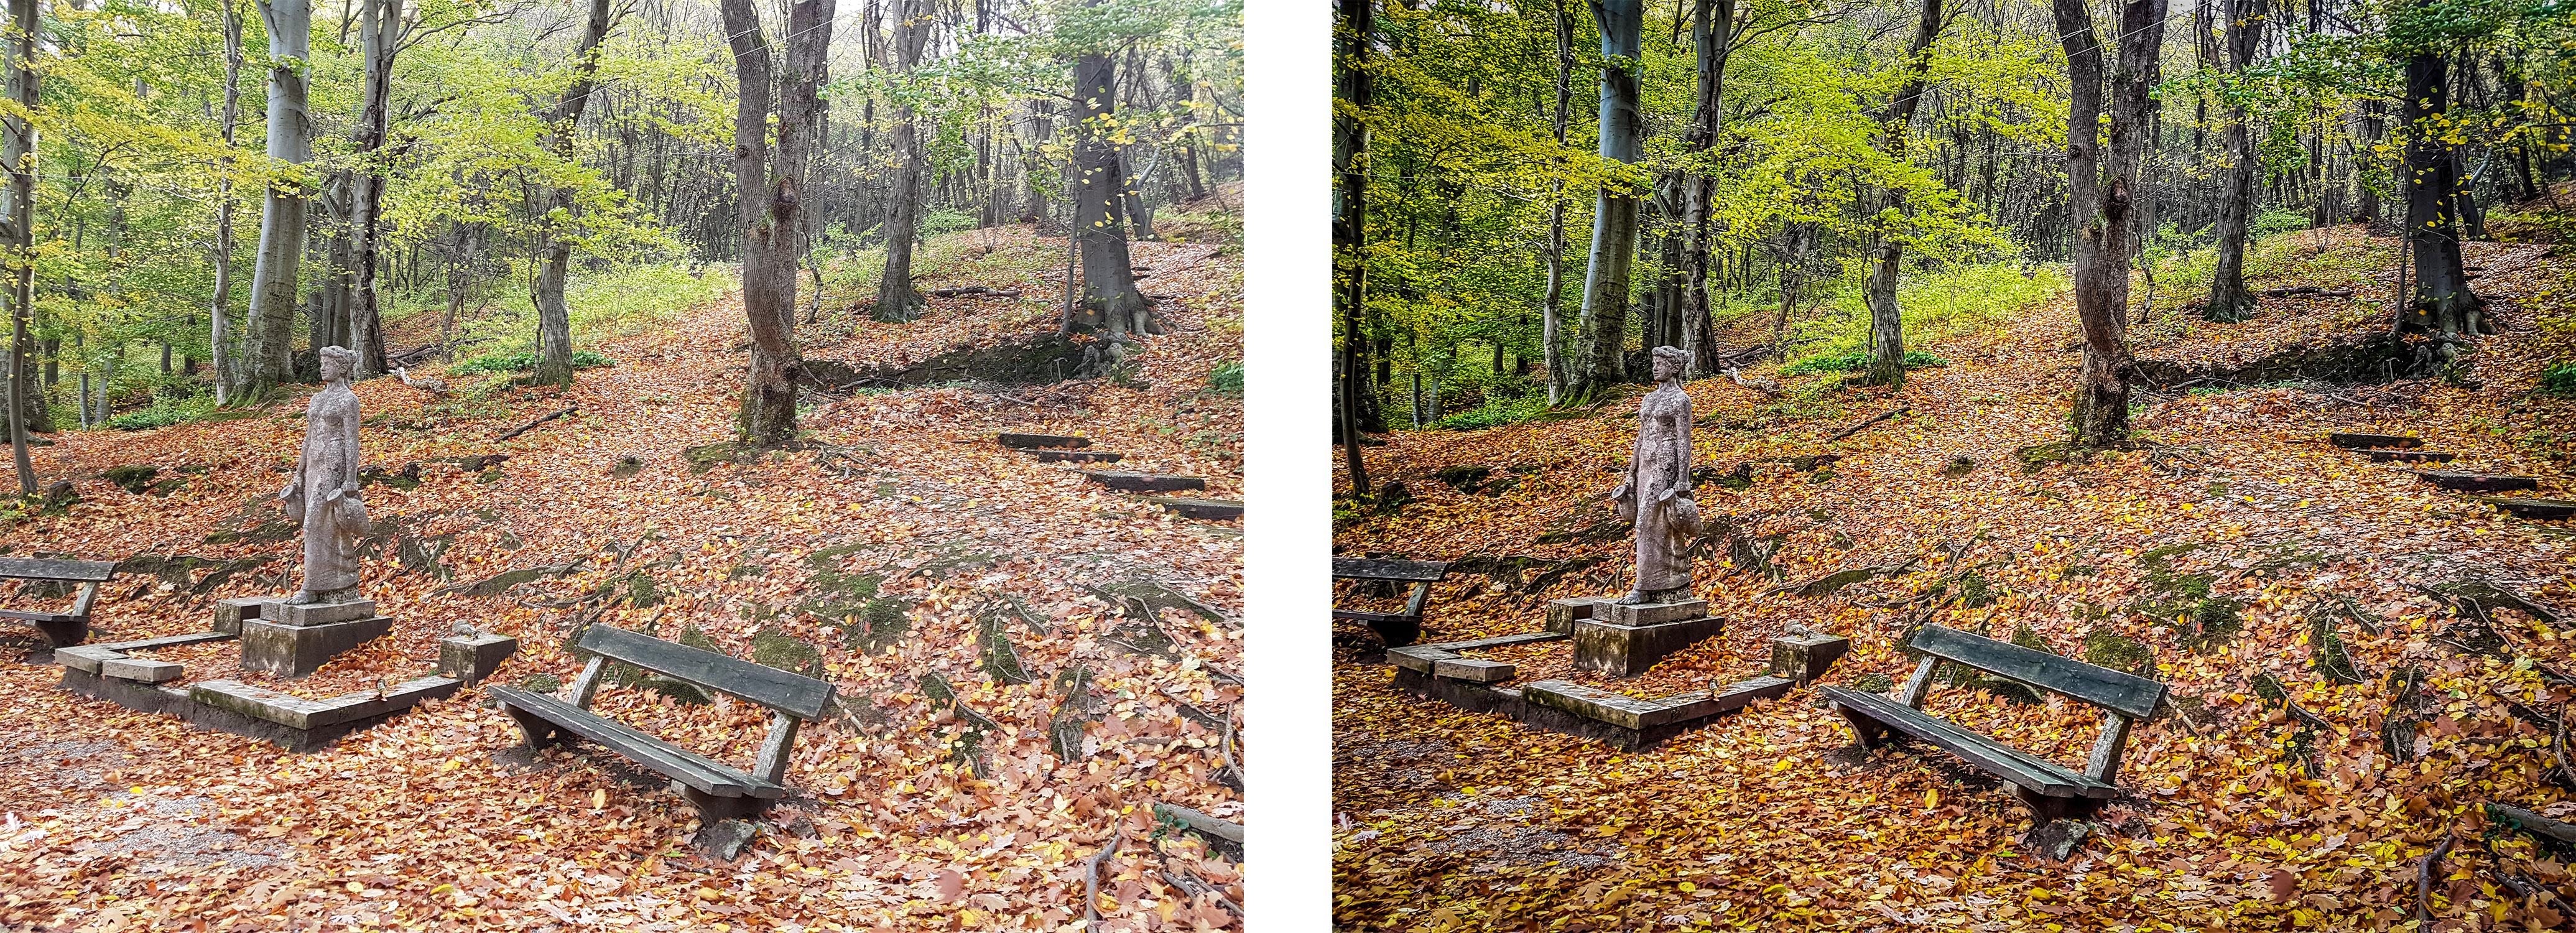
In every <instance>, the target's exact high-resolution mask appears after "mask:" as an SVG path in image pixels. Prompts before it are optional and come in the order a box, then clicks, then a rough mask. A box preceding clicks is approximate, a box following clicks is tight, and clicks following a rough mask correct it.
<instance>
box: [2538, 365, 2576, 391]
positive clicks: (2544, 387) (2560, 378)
mask: <svg viewBox="0 0 2576 933" xmlns="http://www.w3.org/2000/svg"><path fill="white" fill-rule="evenodd" d="M2540 391H2542V392H2546V393H2549V394H2551V395H2576V360H2568V361H2566V362H2563V363H2559V364H2558V365H2556V366H2552V367H2549V368H2548V369H2544V370H2541V372H2540Z"/></svg>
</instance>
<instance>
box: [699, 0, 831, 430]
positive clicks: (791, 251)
mask: <svg viewBox="0 0 2576 933" xmlns="http://www.w3.org/2000/svg"><path fill="white" fill-rule="evenodd" d="M721 9H722V10H723V14H724V23H725V32H726V33H727V34H728V40H729V43H730V45H731V47H732V51H733V59H734V76H735V81H736V85H737V93H738V94H739V95H740V99H739V103H738V105H737V106H736V107H735V109H734V185H735V187H734V190H735V193H736V197H737V216H738V217H739V219H740V220H741V222H742V225H743V237H742V252H743V256H742V260H743V262H742V297H743V314H744V316H745V317H747V318H749V319H750V329H751V365H750V372H749V374H748V375H747V376H746V378H745V380H744V385H743V394H742V414H741V416H740V419H739V426H740V427H741V430H742V437H741V443H742V444H743V446H746V447H756V448H772V447H779V446H783V445H787V444H792V443H794V442H795V441H796V381H797V379H798V378H800V377H801V376H802V375H803V372H802V366H801V365H800V361H799V360H798V357H797V350H796V343H795V338H796V280H797V274H796V273H797V269H798V267H800V266H802V265H803V264H804V259H805V252H806V245H807V243H806V237H805V226H804V224H803V222H802V219H801V218H800V217H799V216H798V214H797V210H798V207H799V203H800V202H799V199H800V198H801V197H802V196H803V194H804V190H805V178H806V173H807V167H808V162H809V156H810V155H811V154H812V153H813V150H814V149H815V148H816V143H817V142H818V141H817V140H816V139H815V138H814V137H815V136H816V135H817V133H818V132H819V130H820V129H821V127H822V115H823V101H822V98H820V97H819V96H817V95H816V91H817V89H819V88H820V87H821V86H822V84H823V81H824V79H825V76H826V75H825V71H826V65H825V62H826V54H827V53H828V52H829V50H830V47H831V43H832V0H796V2H795V3H793V4H791V5H790V6H789V7H788V11H787V39H786V46H787V49H786V59H787V61H786V69H785V70H786V74H785V75H784V76H783V80H782V81H781V88H780V94H779V98H780V100H779V107H778V146H777V149H776V150H775V152H773V151H772V150H771V148H770V146H769V141H768V122H769V109H770V86H769V82H770V70H771V64H770V54H771V53H770V48H771V47H770V44H769V41H768V39H767V37H765V36H764V35H763V34H762V33H761V28H760V15H759V13H758V11H756V10H755V9H754V8H753V7H752V5H751V0H723V2H722V4H721Z"/></svg>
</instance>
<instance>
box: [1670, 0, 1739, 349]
mask: <svg viewBox="0 0 2576 933" xmlns="http://www.w3.org/2000/svg"><path fill="white" fill-rule="evenodd" d="M1734 27H1735V0H1699V2H1698V3H1696V4H1695V5H1693V7H1692V10H1691V44H1692V46H1693V48H1694V50H1695V51H1696V53H1697V56H1696V57H1697V59H1698V66H1699V86H1698V92H1699V93H1698V100H1697V102H1696V103H1694V104H1693V105H1692V108H1691V130H1690V135H1689V137H1688V138H1687V139H1685V140H1684V142H1683V147H1684V148H1685V149H1686V150H1687V151H1689V152H1690V153H1691V154H1693V155H1697V156H1701V157H1706V155H1707V153H1708V152H1709V151H1710V150H1712V149H1714V148H1716V145H1717V130H1718V126H1717V124H1718V119H1719V117H1720V116H1721V115H1722V114H1721V112H1720V110H1719V105H1720V103H1721V102H1722V101H1723V100H1724V99H1725V94H1726V52H1727V45H1728V43H1729V41H1730V40H1731V38H1732V37H1733V34H1734ZM1716 195H1717V180H1716V179H1715V178H1714V177H1712V175H1711V173H1710V172H1708V171H1707V170H1706V169H1705V168H1703V169H1702V170H1701V171H1698V172H1694V173H1692V175H1691V177H1690V178H1688V179H1686V180H1685V181H1684V183H1683V190H1682V197H1683V200H1682V231H1683V235H1684V237H1685V239H1686V242H1685V243H1684V245H1683V249H1684V250H1685V251H1686V253H1687V262H1688V264H1689V271H1688V273H1687V277H1686V279H1685V281H1684V284H1683V288H1682V306H1681V315H1682V328H1681V344H1680V347H1681V350H1682V352H1684V353H1686V354H1689V355H1688V356H1686V357H1684V360H1683V362H1684V365H1683V367H1682V379H1683V380H1685V381H1687V380H1691V379H1697V378H1699V375H1700V374H1701V373H1703V372H1706V371H1707V367H1708V365H1709V363H1710V362H1712V360H1711V355H1712V354H1713V353H1714V352H1715V350H1716V349H1717V347H1716V342H1715V335H1714V334H1713V333H1711V331H1713V330H1714V329H1715V328H1714V327H1713V326H1712V324H1711V320H1710V317H1709V306H1708V251H1709V242H1708V225H1709V219H1708V214H1709V202H1710V200H1711V199H1713V198H1715V197H1716Z"/></svg>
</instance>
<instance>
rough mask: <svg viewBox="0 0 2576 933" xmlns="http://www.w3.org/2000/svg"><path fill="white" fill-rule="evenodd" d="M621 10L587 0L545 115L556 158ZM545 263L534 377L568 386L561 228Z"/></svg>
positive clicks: (563, 198) (565, 151)
mask: <svg viewBox="0 0 2576 933" xmlns="http://www.w3.org/2000/svg"><path fill="white" fill-rule="evenodd" d="M367 2H369V3H388V4H390V3H395V2H399V0H367ZM621 10H622V8H620V7H616V6H614V5H612V4H611V3H610V2H609V0H590V16H589V19H588V20H587V21H585V22H584V23H583V27H582V31H581V45H580V46H578V47H577V48H575V49H574V50H573V64H572V86H570V87H567V88H565V89H564V93H563V97H562V98H561V99H559V100H557V101H556V102H555V105H554V107H553V109H552V110H550V111H548V112H547V114H546V147H547V148H548V149H550V150H552V151H553V152H554V155H555V158H557V159H561V160H563V161H565V162H567V163H569V162H571V161H572V160H573V131H574V130H575V129H576V128H578V127H579V126H580V125H581V113H582V110H583V109H584V108H586V107H588V106H589V104H590V94H591V91H592V90H593V89H594V88H596V87H597V86H598V83H599V44H600V43H601V42H603V41H606V40H607V38H608V30H609V28H610V27H611V26H613V25H614V24H615V23H616V21H617V15H618V13H619V12H620V11H621ZM545 199H546V206H547V213H548V214H552V213H554V212H555V211H562V212H564V221H561V222H568V221H569V220H570V219H571V213H572V210H573V203H572V192H571V191H569V190H566V189H563V188H550V189H547V191H546V194H545ZM549 233H550V234H551V235H550V236H549V237H548V239H549V242H548V243H547V245H546V259H545V263H544V264H543V265H541V266H538V267H537V282H536V295H535V296H534V297H535V299H536V305H537V342H538V344H539V345H540V349H541V350H542V351H543V352H541V353H539V354H538V356H537V372H536V377H537V378H536V381H538V382H540V383H544V384H546V385H551V386H555V387H557V388H566V389H569V388H571V387H572V308H571V306H569V305H568V304H566V303H565V302H564V281H565V279H566V278H568V277H569V276H570V275H571V273H572V238H571V237H569V236H567V235H565V231H563V230H561V229H555V230H550V231H549Z"/></svg>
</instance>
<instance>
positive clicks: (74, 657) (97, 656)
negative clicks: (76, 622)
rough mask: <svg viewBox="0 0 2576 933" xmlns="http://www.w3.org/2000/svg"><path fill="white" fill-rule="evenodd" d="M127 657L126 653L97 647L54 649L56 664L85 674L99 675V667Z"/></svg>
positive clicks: (82, 646)
mask: <svg viewBox="0 0 2576 933" xmlns="http://www.w3.org/2000/svg"><path fill="white" fill-rule="evenodd" d="M124 656H125V652H122V651H118V650H116V649H114V648H101V647H99V646H97V645H74V646H72V647H69V648H56V649H54V663H56V664H60V665H62V666H64V667H67V668H70V669H72V670H76V671H79V672H81V673H84V674H95V673H98V670H99V667H100V666H101V665H103V664H106V663H107V662H109V661H113V660H116V659H118V658H122V657H124Z"/></svg>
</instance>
